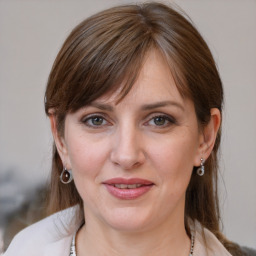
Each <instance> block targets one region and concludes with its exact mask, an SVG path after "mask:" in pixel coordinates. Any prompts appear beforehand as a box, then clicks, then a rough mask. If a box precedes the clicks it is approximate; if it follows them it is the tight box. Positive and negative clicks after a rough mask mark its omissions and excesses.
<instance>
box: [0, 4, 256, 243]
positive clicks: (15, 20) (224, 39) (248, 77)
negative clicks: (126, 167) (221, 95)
mask: <svg viewBox="0 0 256 256" xmlns="http://www.w3.org/2000/svg"><path fill="white" fill-rule="evenodd" d="M128 2H130V1H121V0H120V1H118V0H95V1H92V0H84V1H78V0H76V1H57V0H52V1H46V0H44V1H43V0H41V1H40V0H34V1H32V0H31V1H29V0H22V1H19V0H17V1H15V0H0V184H1V187H0V199H1V196H2V197H3V196H4V195H6V193H10V194H13V195H18V196H20V197H21V198H20V199H19V200H22V196H21V195H22V193H23V191H25V190H29V189H31V188H32V187H34V186H35V185H37V184H40V183H43V182H45V180H46V179H47V178H48V175H49V168H50V167H49V166H50V152H51V143H52V139H51V135H50V131H49V124H48V120H47V118H46V117H45V114H44V110H43V94H44V89H45V85H46V81H47V76H48V74H49V71H50V68H51V65H52V63H53V61H54V58H55V56H56V54H57V51H58V49H59V48H60V46H61V44H62V42H63V41H64V39H65V38H66V36H67V34H68V33H69V32H70V30H71V29H72V28H73V27H74V26H75V25H76V24H77V23H78V22H79V21H81V20H82V19H84V18H85V17H86V16H88V15H90V14H92V13H94V12H96V11H98V10H100V9H103V8H105V7H108V6H111V5H113V4H116V3H119V4H120V3H128ZM175 2H176V3H178V4H179V5H180V6H181V7H182V8H183V9H184V10H185V11H186V12H187V13H188V14H189V16H190V17H191V18H192V20H193V21H194V22H195V24H196V25H197V27H198V28H199V30H200V31H201V33H202V34H203V36H204V37H205V39H206V41H207V42H208V44H209V45H210V48H211V49H212V51H213V54H214V56H215V58H216V61H217V63H218V67H219V70H220V74H221V77H222V79H223V84H224V88H225V93H226V94H225V113H224V123H223V143H222V154H221V172H222V174H223V180H224V182H225V186H224V184H223V182H222V181H221V206H222V207H221V209H222V213H223V220H224V228H225V229H224V231H225V233H226V235H227V236H228V237H229V238H230V239H231V240H234V241H236V242H238V243H240V244H243V245H247V246H251V247H254V248H256V167H255V166H256V114H255V113H256V99H255V98H256V1H254V0H251V1H250V0H243V1H242V0H241V1H235V0H230V1H227V0H226V1H222V0H218V1H217V0H215V1H206V0H187V1H185V0H184V1H182V0H180V1H175ZM6 173H8V174H9V178H6V177H7V176H6ZM1 179H2V181H3V180H4V179H6V180H8V181H10V180H15V182H16V185H15V187H13V186H11V185H10V184H9V183H10V182H9V183H8V182H7V183H8V184H9V185H6V184H7V183H6V184H5V185H4V183H3V182H2V183H1ZM0 207H1V206H0ZM0 214H1V211H0ZM0 218H1V216H0Z"/></svg>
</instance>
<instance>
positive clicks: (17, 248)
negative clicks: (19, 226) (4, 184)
mask: <svg viewBox="0 0 256 256" xmlns="http://www.w3.org/2000/svg"><path fill="white" fill-rule="evenodd" d="M77 212H78V207H77V206H76V207H71V208H68V209H66V210H64V211H61V212H58V213H55V214H53V215H51V216H49V217H47V218H45V219H43V220H41V221H39V222H37V223H35V224H33V225H31V226H29V227H27V228H26V229H24V230H22V231H21V232H20V233H18V234H17V235H16V236H15V237H14V239H13V241H12V242H11V244H10V246H9V248H8V249H7V251H6V253H5V254H4V256H14V255H17V252H19V253H18V255H20V256H23V255H24V256H25V255H26V256H27V255H29V256H33V255H36V256H41V255H42V256H43V255H52V254H51V253H49V250H50V249H51V250H50V251H51V252H55V254H54V255H58V254H56V252H58V253H59V252H65V251H67V252H68V250H69V246H70V244H71V239H72V234H73V233H74V232H75V231H76V229H77V228H78V226H79V225H80V220H79V219H78V218H77ZM60 255H61V254H60ZM67 255H68V254H67Z"/></svg>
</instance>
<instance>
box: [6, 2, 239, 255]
mask: <svg viewBox="0 0 256 256" xmlns="http://www.w3.org/2000/svg"><path fill="white" fill-rule="evenodd" d="M222 100H223V91H222V84H221V80H220V77H219V74H218V71H217V69H216V66H215V63H214V60H213V57H212V55H211V53H210V51H209V48H208V46H207V45H206V43H205V41H204V40H203V39H202V37H201V36H200V34H199V33H198V32H197V30H196V29H195V28H194V27H193V25H192V24H191V23H190V22H189V21H188V20H187V19H185V18H184V17H183V16H182V15H181V14H179V13H178V12H176V11H175V10H173V9H172V8H170V7H167V6H165V5H163V4H160V3H147V4H142V5H128V6H119V7H116V8H111V9H109V10H105V11H103V12H101V13H98V14H96V15H94V16H92V17H90V18H88V19H87V20H85V21H84V22H82V23H81V24H79V25H78V26H77V27H76V28H75V29H74V30H73V31H72V32H71V34H70V35H69V37H68V38H67V40H66V41H65V43H64V45H63V47H62V49H61V50H60V52H59V54H58V56H57V58H56V60H55V63H54V66H53V68H52V71H51V74H50V76H49V80H48V85H47V89H46V94H45V110H46V113H47V115H48V116H49V119H50V123H51V129H52V133H53V137H54V141H55V143H54V148H53V164H52V177H51V190H50V203H49V207H50V209H51V213H55V214H53V215H51V216H50V217H48V218H46V219H44V220H42V221H40V222H39V223H36V224H34V225H32V226H31V227H29V228H27V229H25V230H24V231H22V232H21V233H20V234H19V235H18V236H16V238H15V239H14V241H13V243H12V244H11V246H10V247H9V249H8V250H7V252H6V254H5V255H6V256H8V255H17V251H18V252H19V255H79V256H84V255H128V254H129V255H130V254H134V255H147V256H148V255H168V256H169V255H181V256H182V255H184V256H185V255H210V256H211V255H231V254H230V253H232V255H242V254H241V252H240V250H239V248H238V247H237V246H235V245H234V244H232V243H231V242H229V241H228V240H227V239H226V238H225V237H224V236H223V235H222V233H221V231H220V227H219V223H220V215H219V204H218V194H217V192H218V191H217V174H218V171H217V167H218V160H217V152H218V148H219V144H220V126H221V112H222ZM56 212H57V213H56Z"/></svg>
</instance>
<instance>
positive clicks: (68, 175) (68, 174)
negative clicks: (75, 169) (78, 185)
mask: <svg viewBox="0 0 256 256" xmlns="http://www.w3.org/2000/svg"><path fill="white" fill-rule="evenodd" d="M72 180H73V175H72V171H71V170H67V169H66V168H65V167H64V168H63V170H62V173H61V175H60V181H61V182H62V183H63V184H68V183H70V182H71V181H72Z"/></svg>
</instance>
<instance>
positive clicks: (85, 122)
mask: <svg viewBox="0 0 256 256" xmlns="http://www.w3.org/2000/svg"><path fill="white" fill-rule="evenodd" d="M96 118H99V119H101V120H102V122H105V124H103V125H102V124H99V125H96V124H93V123H92V122H93V120H95V119H96ZM89 122H91V124H90V123H89ZM82 123H84V124H85V125H86V126H88V127H90V128H94V129H99V128H101V127H102V126H106V125H108V124H110V123H109V122H108V121H107V120H106V118H105V117H104V116H102V115H90V116H87V117H86V118H85V119H83V120H82Z"/></svg>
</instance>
